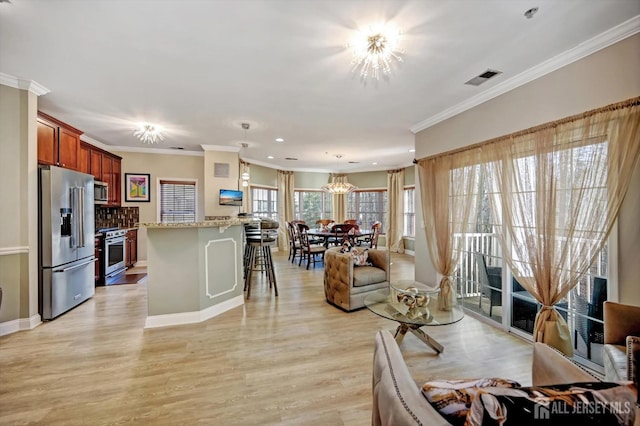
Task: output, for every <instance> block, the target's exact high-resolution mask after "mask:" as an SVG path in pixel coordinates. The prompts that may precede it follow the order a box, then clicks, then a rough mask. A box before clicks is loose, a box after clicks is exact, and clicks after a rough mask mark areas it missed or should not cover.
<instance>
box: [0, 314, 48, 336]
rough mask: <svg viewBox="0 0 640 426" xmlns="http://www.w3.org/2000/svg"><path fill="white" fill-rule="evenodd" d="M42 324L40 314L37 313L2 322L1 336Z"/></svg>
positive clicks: (0, 327) (0, 326)
mask: <svg viewBox="0 0 640 426" xmlns="http://www.w3.org/2000/svg"><path fill="white" fill-rule="evenodd" d="M40 324H42V321H40V315H39V314H35V315H33V316H31V317H30V318H18V319H15V320H11V321H6V322H2V323H0V336H5V335H7V334H12V333H15V332H18V331H25V330H31V329H34V328H36V327H37V326H39V325H40Z"/></svg>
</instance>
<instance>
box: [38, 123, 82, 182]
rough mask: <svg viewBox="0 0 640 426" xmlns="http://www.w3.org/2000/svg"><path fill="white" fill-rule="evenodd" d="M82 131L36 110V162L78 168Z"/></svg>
mask: <svg viewBox="0 0 640 426" xmlns="http://www.w3.org/2000/svg"><path fill="white" fill-rule="evenodd" d="M81 134H82V132H81V131H80V130H78V129H76V128H73V127H71V126H69V125H68V124H66V123H63V122H62V121H58V120H56V119H55V118H53V117H51V116H49V115H47V114H45V113H43V112H38V163H40V164H50V165H54V166H60V167H64V168H67V169H72V170H79V155H80V135H81Z"/></svg>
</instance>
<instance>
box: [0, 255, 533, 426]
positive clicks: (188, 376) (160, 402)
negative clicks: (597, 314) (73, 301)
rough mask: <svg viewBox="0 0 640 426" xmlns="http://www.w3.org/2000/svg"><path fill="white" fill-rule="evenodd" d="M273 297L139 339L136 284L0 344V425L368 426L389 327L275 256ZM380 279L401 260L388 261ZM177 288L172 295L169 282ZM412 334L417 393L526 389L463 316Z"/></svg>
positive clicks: (256, 290) (107, 291) (512, 345)
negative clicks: (508, 385) (450, 383)
mask: <svg viewBox="0 0 640 426" xmlns="http://www.w3.org/2000/svg"><path fill="white" fill-rule="evenodd" d="M274 259H275V261H276V273H277V277H278V286H279V290H280V296H279V297H278V298H275V297H274V296H273V293H269V291H268V289H267V286H266V285H265V283H264V281H262V279H261V278H259V279H258V280H257V281H255V280H254V284H253V285H254V287H253V289H252V294H251V300H249V301H247V303H246V304H245V305H244V306H243V307H240V308H236V309H234V310H231V311H229V312H226V313H225V314H222V315H220V316H218V317H216V318H213V319H210V320H209V321H206V322H203V323H200V324H194V325H185V326H179V327H167V328H158V329H148V330H145V329H143V326H144V322H145V317H146V312H147V308H146V284H145V283H141V284H129V285H117V286H109V287H100V288H98V289H97V292H96V295H95V297H94V298H92V299H90V300H89V301H87V302H85V303H84V304H82V305H80V306H79V307H77V308H75V309H73V310H72V311H70V312H68V313H66V314H64V315H63V316H61V317H59V318H57V319H56V320H54V321H51V322H48V323H44V324H42V325H41V326H39V327H37V328H35V329H34V330H31V331H26V332H19V333H15V334H12V335H8V336H4V337H0V424H1V425H12V424H38V425H115V424H136V425H178V424H179V425H193V424H203V425H368V424H370V410H371V366H372V355H373V341H374V334H375V332H376V331H377V330H379V329H393V328H394V326H395V323H392V322H391V321H388V320H385V319H384V318H380V317H377V316H376V315H374V314H373V313H371V312H369V311H368V310H366V309H364V310H360V311H356V312H352V313H345V312H342V311H340V310H338V309H336V308H335V307H333V306H331V305H329V304H327V303H326V302H325V299H324V292H323V287H322V279H323V276H322V275H323V268H322V266H321V265H320V266H318V267H317V268H316V269H315V270H313V269H311V270H309V271H306V270H305V269H304V267H300V268H298V266H297V264H295V265H292V264H291V263H288V262H287V260H286V253H275V254H274ZM392 262H393V265H392V275H393V278H394V279H412V278H413V276H414V266H413V265H414V258H413V257H410V256H406V255H396V254H394V255H393V256H392ZM176 285H180V283H176ZM426 331H427V332H428V333H429V334H431V335H432V336H433V337H434V338H436V339H437V340H438V341H440V343H442V344H444V346H445V350H444V352H443V353H442V354H441V355H439V356H438V355H436V354H435V353H434V352H433V351H431V350H430V349H429V348H428V347H427V346H425V345H424V344H423V343H422V342H421V341H419V340H418V339H417V338H415V336H413V335H410V334H409V335H407V337H406V338H405V340H404V342H403V343H402V346H401V349H402V352H403V355H404V356H405V359H406V361H407V364H408V365H409V369H410V370H411V372H412V374H413V375H414V377H415V379H416V382H417V383H422V382H424V381H426V380H428V379H434V378H461V377H481V376H483V377H488V376H491V377H507V378H511V379H515V380H518V381H520V382H521V383H522V384H525V385H528V384H530V383H531V373H530V362H531V345H530V344H529V343H527V342H524V341H522V340H520V339H519V338H517V337H514V336H511V335H509V334H507V333H504V332H502V331H499V330H497V329H495V328H492V327H490V326H488V325H486V324H484V323H482V322H479V321H477V320H475V319H473V318H471V317H468V316H467V317H465V318H464V319H463V320H462V321H460V322H458V323H456V324H453V325H448V326H442V327H429V328H427V329H426Z"/></svg>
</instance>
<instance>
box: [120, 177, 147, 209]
mask: <svg viewBox="0 0 640 426" xmlns="http://www.w3.org/2000/svg"><path fill="white" fill-rule="evenodd" d="M149 178H150V175H149V174H148V173H147V174H145V173H125V174H124V184H125V188H124V189H125V191H124V200H125V201H126V202H132V201H139V202H143V203H148V202H149V201H150V200H151V198H150V191H151V187H150V186H149Z"/></svg>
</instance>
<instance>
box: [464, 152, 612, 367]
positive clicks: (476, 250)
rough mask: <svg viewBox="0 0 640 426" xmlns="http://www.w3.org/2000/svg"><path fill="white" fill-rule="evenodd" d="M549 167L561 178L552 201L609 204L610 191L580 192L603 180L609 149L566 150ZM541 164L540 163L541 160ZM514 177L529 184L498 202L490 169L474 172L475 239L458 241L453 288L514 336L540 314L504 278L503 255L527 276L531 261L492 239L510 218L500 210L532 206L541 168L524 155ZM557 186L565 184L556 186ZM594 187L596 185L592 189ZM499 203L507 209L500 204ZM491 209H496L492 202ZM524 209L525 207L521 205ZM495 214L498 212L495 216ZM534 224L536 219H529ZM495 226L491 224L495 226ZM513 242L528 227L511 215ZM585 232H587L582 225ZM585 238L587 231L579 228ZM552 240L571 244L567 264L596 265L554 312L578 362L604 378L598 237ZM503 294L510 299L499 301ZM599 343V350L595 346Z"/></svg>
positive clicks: (602, 256)
mask: <svg viewBox="0 0 640 426" xmlns="http://www.w3.org/2000/svg"><path fill="white" fill-rule="evenodd" d="M595 154H597V155H598V158H599V159H601V160H600V163H596V164H598V165H599V166H598V167H595V169H596V170H590V169H588V167H587V164H594V163H593V162H587V161H584V160H583V157H586V156H589V155H595ZM548 159H549V162H550V163H551V161H553V162H554V164H562V166H563V167H559V168H558V169H557V171H556V172H555V173H556V174H558V177H559V178H558V180H557V182H558V187H557V190H556V194H557V196H558V198H559V199H560V200H570V199H571V198H570V197H569V195H570V193H571V192H574V191H581V192H585V191H590V192H592V193H593V194H594V197H593V198H592V199H593V200H594V203H593V204H590V207H589V208H590V209H593V208H595V207H594V206H595V205H596V204H598V203H600V202H605V201H606V199H607V188H606V186H603V185H601V184H595V186H584V182H588V180H586V179H582V178H581V177H582V176H583V175H585V174H586V173H587V172H590V173H607V144H606V142H605V143H599V142H598V143H591V144H588V145H579V146H576V147H568V148H566V149H565V150H561V151H558V152H555V151H554V152H553V153H549V154H548ZM543 160H544V159H543ZM511 161H512V163H513V166H514V168H515V169H516V171H517V172H518V173H520V174H522V175H523V176H526V177H527V178H526V179H521V180H520V181H519V185H518V186H517V189H516V190H514V191H513V193H512V194H511V196H510V197H508V198H498V197H496V194H497V191H499V190H500V186H499V185H498V184H497V183H496V182H495V181H494V180H493V177H492V176H493V171H494V169H493V167H494V166H493V164H491V163H488V164H482V165H480V166H478V167H480V169H479V172H480V173H479V182H480V184H479V186H478V188H477V190H478V193H477V194H475V195H477V205H476V206H475V208H474V209H473V212H474V215H475V216H474V217H472V218H470V221H471V222H472V223H474V224H475V225H476V228H475V232H468V233H465V234H462V235H459V236H458V237H459V238H460V244H459V247H460V250H461V256H460V259H459V264H458V268H457V270H456V275H455V277H456V281H457V288H458V294H459V295H460V296H461V298H462V301H463V305H464V307H465V308H467V309H469V310H472V311H475V312H477V313H479V314H480V315H483V316H485V317H489V318H491V319H493V320H495V321H497V322H500V323H502V324H503V325H504V326H509V327H511V329H512V330H518V332H521V333H522V332H524V333H526V334H531V333H532V331H533V327H534V322H535V318H536V314H537V312H539V311H540V309H541V306H540V303H538V302H537V301H536V300H535V299H534V298H533V296H531V294H529V293H528V292H527V291H526V290H525V289H524V288H523V287H522V286H521V284H520V283H519V282H518V281H517V280H516V279H515V278H514V277H513V276H512V275H511V271H506V270H505V269H506V265H505V263H503V255H504V253H503V249H504V250H505V251H506V250H509V251H510V252H511V253H513V254H512V256H514V258H515V259H514V260H515V262H516V263H517V264H518V265H519V266H520V267H522V269H523V270H525V271H526V270H527V268H528V264H529V262H528V260H522V259H520V256H519V253H518V252H517V251H516V250H517V247H516V246H515V244H514V243H512V244H511V245H510V246H508V247H504V248H503V247H501V245H500V244H499V241H498V237H497V234H496V229H498V227H501V226H502V218H503V217H504V215H506V214H507V209H506V207H504V206H502V205H501V202H505V203H506V202H511V203H512V204H514V203H516V202H518V200H527V202H528V203H531V204H533V201H531V200H532V198H533V197H535V194H536V190H537V189H536V188H537V185H538V182H537V179H538V177H537V176H538V175H537V173H539V170H540V167H538V166H539V162H540V161H541V160H540V159H539V158H537V157H536V156H531V155H521V156H519V157H515V158H513V159H512V160H511ZM510 177H511V178H512V179H515V178H514V174H513V173H512V175H510ZM560 178H562V179H560ZM592 185H593V184H592ZM502 200H504V201H502ZM492 201H493V202H492ZM521 202H522V201H521ZM565 203H567V204H566V205H567V207H566V208H562V207H561V206H560V208H558V211H557V216H556V218H557V220H556V223H559V224H562V223H564V221H565V220H564V217H563V215H566V214H567V212H568V211H569V204H568V201H565ZM493 209H496V211H492V210H493ZM536 214H537V212H536V211H531V212H529V216H527V218H529V219H530V220H534V219H535V215H536ZM531 218H533V219H531ZM584 218H585V215H580V216H579V217H578V220H585V219H584ZM494 220H495V222H494ZM512 220H513V221H514V228H515V229H514V234H512V235H510V237H511V239H512V240H516V241H517V240H522V239H523V238H522V237H521V235H524V233H525V230H526V229H528V228H527V226H529V225H528V223H529V222H526V221H525V220H524V218H523V216H518V215H515V216H514V219H512ZM587 225H588V224H587ZM584 228H585V229H586V230H587V231H588V226H584ZM558 231H559V232H557V236H556V238H557V239H558V240H559V241H562V242H563V244H570V246H571V250H569V251H568V256H581V257H582V258H585V259H592V258H595V261H594V262H593V264H592V265H591V268H590V270H589V271H587V273H586V274H584V275H583V276H582V277H581V279H580V281H579V282H578V284H577V285H576V286H575V287H574V288H573V289H572V290H570V291H569V293H568V294H567V295H566V296H565V297H564V298H563V300H561V301H559V302H558V303H557V304H556V305H555V306H556V309H557V310H558V312H559V313H560V315H561V316H562V317H563V318H564V320H565V321H566V322H567V324H568V326H569V330H570V332H571V335H572V338H573V339H574V342H573V345H574V349H575V356H576V358H575V360H576V361H578V362H580V363H583V364H586V365H587V366H589V367H591V368H594V369H596V370H602V368H601V365H602V355H601V350H602V341H603V340H602V338H603V337H602V331H603V321H602V304H603V301H604V300H606V293H607V273H608V264H607V255H608V252H607V245H605V246H604V247H603V249H601V250H600V251H599V252H598V253H597V254H596V255H595V256H594V255H593V253H592V252H591V251H588V250H590V249H588V250H587V249H585V247H590V238H591V237H598V235H596V234H595V233H594V232H593V231H589V232H584V236H583V237H581V238H578V237H577V236H573V237H566V236H565V235H564V234H563V230H562V229H558ZM503 293H507V297H503ZM593 343H596V344H593Z"/></svg>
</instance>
